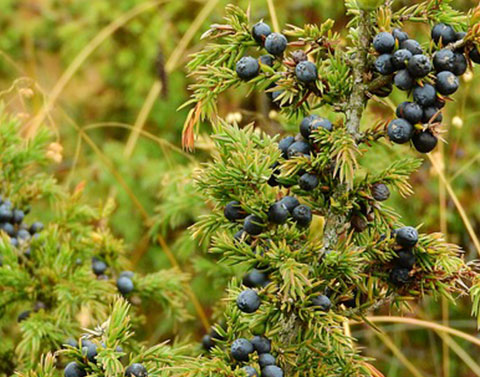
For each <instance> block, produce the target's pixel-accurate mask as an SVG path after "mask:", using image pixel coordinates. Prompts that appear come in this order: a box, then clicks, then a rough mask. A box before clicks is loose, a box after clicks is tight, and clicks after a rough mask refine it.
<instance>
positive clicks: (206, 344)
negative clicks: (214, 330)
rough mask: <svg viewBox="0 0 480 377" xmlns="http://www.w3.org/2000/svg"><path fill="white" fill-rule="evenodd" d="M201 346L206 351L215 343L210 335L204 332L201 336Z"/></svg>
mask: <svg viewBox="0 0 480 377" xmlns="http://www.w3.org/2000/svg"><path fill="white" fill-rule="evenodd" d="M202 347H203V348H204V349H205V350H206V351H210V350H211V349H212V348H213V347H215V343H214V342H213V339H212V337H211V336H210V335H208V334H206V335H204V336H203V338H202Z"/></svg>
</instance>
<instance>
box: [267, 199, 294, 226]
mask: <svg viewBox="0 0 480 377" xmlns="http://www.w3.org/2000/svg"><path fill="white" fill-rule="evenodd" d="M289 215H290V212H288V209H287V206H286V205H285V204H283V203H282V202H276V203H274V204H272V205H271V206H270V208H269V210H268V220H270V221H271V222H272V223H275V224H285V222H286V221H287V219H288V216H289Z"/></svg>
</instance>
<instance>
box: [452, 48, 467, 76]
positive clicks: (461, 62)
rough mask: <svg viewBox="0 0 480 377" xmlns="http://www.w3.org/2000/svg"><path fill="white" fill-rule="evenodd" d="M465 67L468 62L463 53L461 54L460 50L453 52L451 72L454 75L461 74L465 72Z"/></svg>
mask: <svg viewBox="0 0 480 377" xmlns="http://www.w3.org/2000/svg"><path fill="white" fill-rule="evenodd" d="M467 68H468V64H467V59H466V58H465V55H463V53H461V52H455V55H454V58H453V69H452V72H453V73H454V74H455V75H456V76H462V75H463V74H464V73H465V72H467Z"/></svg>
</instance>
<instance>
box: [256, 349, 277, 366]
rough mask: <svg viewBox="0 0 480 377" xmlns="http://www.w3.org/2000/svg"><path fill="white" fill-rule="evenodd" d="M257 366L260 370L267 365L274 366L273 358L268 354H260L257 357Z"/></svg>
mask: <svg viewBox="0 0 480 377" xmlns="http://www.w3.org/2000/svg"><path fill="white" fill-rule="evenodd" d="M258 364H259V365H260V368H262V369H263V368H265V367H266V366H269V365H275V364H276V360H275V356H273V355H272V354H270V353H262V354H260V355H259V357H258Z"/></svg>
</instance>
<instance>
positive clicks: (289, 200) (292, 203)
mask: <svg viewBox="0 0 480 377" xmlns="http://www.w3.org/2000/svg"><path fill="white" fill-rule="evenodd" d="M280 203H283V204H285V206H286V207H287V209H288V211H289V212H290V213H292V212H293V210H294V209H295V208H296V207H297V206H299V205H300V202H299V201H298V199H297V198H295V197H294V196H284V197H283V198H282V199H281V200H280Z"/></svg>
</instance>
